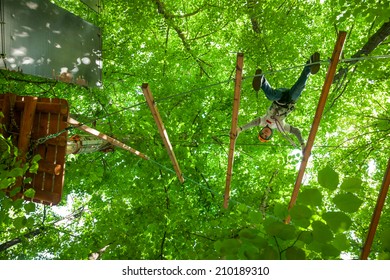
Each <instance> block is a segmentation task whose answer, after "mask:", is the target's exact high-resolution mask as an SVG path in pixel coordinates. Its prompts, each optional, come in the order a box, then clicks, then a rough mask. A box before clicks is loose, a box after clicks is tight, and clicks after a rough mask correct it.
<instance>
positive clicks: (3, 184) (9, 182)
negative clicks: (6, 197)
mask: <svg viewBox="0 0 390 280" xmlns="http://www.w3.org/2000/svg"><path fill="white" fill-rule="evenodd" d="M15 181H16V178H14V177H12V178H6V179H2V180H1V181H0V190H2V189H6V188H8V187H9V186H11V185H12V184H14V183H15Z"/></svg>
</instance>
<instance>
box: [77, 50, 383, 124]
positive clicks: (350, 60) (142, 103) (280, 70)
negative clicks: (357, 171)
mask: <svg viewBox="0 0 390 280" xmlns="http://www.w3.org/2000/svg"><path fill="white" fill-rule="evenodd" d="M387 58H390V55H377V56H364V57H356V58H347V59H341V60H340V61H339V63H341V62H344V63H350V62H353V61H361V60H371V59H387ZM321 63H330V60H329V59H328V60H321V61H318V62H314V63H309V64H307V63H305V64H300V65H296V66H291V67H286V68H282V69H279V70H273V71H268V72H264V73H262V74H260V75H253V76H245V77H243V78H242V80H247V79H251V78H254V77H257V76H261V75H270V74H274V73H279V72H284V71H289V70H293V69H296V68H302V67H304V66H311V65H316V64H321ZM234 80H235V79H233V78H230V79H227V80H224V81H220V82H216V83H213V84H209V85H205V86H202V87H199V88H194V89H192V90H188V91H183V92H180V93H177V94H173V95H169V96H166V97H161V98H155V102H162V101H166V100H170V99H173V98H176V97H180V96H185V95H190V94H192V93H194V92H198V91H202V90H205V89H208V88H211V87H215V86H219V85H222V84H225V83H230V82H233V81H234ZM145 104H146V101H143V102H139V103H136V104H134V105H132V106H129V107H125V108H122V109H120V110H118V111H116V112H113V113H110V114H106V115H105V116H104V117H100V118H94V119H92V120H87V121H85V123H92V122H94V121H97V120H100V119H103V118H106V117H109V116H113V115H117V114H120V113H122V112H124V111H127V110H129V109H132V108H135V107H139V106H141V105H145Z"/></svg>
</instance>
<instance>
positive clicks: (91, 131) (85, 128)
mask: <svg viewBox="0 0 390 280" xmlns="http://www.w3.org/2000/svg"><path fill="white" fill-rule="evenodd" d="M68 123H69V124H71V125H73V126H75V127H76V128H77V129H80V130H82V131H85V132H87V133H89V134H91V135H94V136H96V137H98V138H100V139H103V140H104V141H107V142H109V143H111V144H112V145H114V146H116V147H119V148H121V149H124V150H126V151H129V152H131V153H133V154H135V155H136V156H139V157H141V158H143V159H145V160H149V157H148V156H146V155H144V154H143V153H141V152H139V151H137V150H135V149H133V148H132V147H130V146H128V145H126V144H124V143H122V142H120V141H118V140H116V139H114V138H112V137H110V136H108V135H106V134H103V133H101V132H99V131H97V130H96V129H94V128H92V127H89V126H87V125H84V124H82V123H80V122H78V121H76V120H75V119H73V118H69V119H68Z"/></svg>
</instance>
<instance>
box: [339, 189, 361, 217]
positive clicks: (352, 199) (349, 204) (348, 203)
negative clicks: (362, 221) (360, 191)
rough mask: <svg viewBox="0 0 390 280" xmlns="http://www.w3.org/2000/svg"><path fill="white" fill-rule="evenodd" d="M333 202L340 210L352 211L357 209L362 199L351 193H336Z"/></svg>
mask: <svg viewBox="0 0 390 280" xmlns="http://www.w3.org/2000/svg"><path fill="white" fill-rule="evenodd" d="M333 202H334V203H335V204H336V206H337V207H338V208H339V209H340V210H341V211H344V212H348V213H353V212H356V211H357V210H359V208H360V206H361V205H362V203H363V200H361V199H360V198H358V197H357V196H356V195H354V194H352V193H342V194H338V195H336V196H335V197H334V198H333Z"/></svg>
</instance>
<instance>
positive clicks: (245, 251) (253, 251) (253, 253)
mask: <svg viewBox="0 0 390 280" xmlns="http://www.w3.org/2000/svg"><path fill="white" fill-rule="evenodd" d="M238 254H239V256H240V259H244V260H256V259H258V258H259V249H258V248H257V247H256V246H254V245H253V244H252V243H250V242H243V243H242V245H241V247H240V250H239V253H238Z"/></svg>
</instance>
